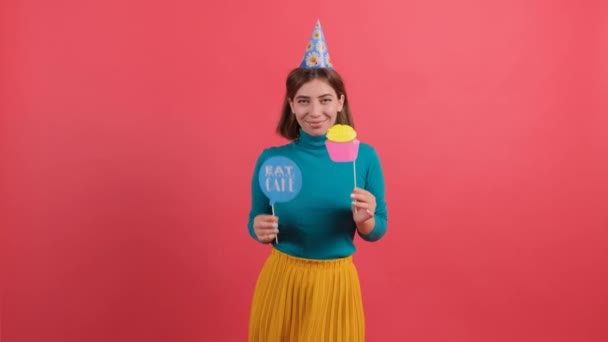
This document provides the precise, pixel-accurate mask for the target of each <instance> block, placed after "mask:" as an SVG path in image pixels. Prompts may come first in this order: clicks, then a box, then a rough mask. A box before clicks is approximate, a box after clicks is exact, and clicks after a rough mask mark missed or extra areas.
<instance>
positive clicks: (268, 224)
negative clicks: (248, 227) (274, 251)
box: [253, 214, 279, 243]
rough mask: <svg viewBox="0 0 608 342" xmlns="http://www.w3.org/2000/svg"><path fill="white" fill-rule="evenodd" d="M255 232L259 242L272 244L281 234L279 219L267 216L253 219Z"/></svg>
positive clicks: (262, 215)
mask: <svg viewBox="0 0 608 342" xmlns="http://www.w3.org/2000/svg"><path fill="white" fill-rule="evenodd" d="M253 231H254V232H255V235H256V236H257V238H258V241H260V242H264V243H268V242H271V241H272V240H274V239H275V238H276V236H277V234H278V233H279V218H278V217H276V216H273V215H267V214H261V215H258V216H256V217H255V218H254V219H253Z"/></svg>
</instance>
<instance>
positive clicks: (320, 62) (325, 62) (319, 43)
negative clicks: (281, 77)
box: [300, 19, 333, 69]
mask: <svg viewBox="0 0 608 342" xmlns="http://www.w3.org/2000/svg"><path fill="white" fill-rule="evenodd" d="M300 68H304V69H319V68H327V69H331V68H333V65H332V64H331V59H330V58H329V52H328V51H327V44H326V43H325V35H323V30H322V29H321V22H320V21H319V20H318V19H317V23H316V24H315V29H314V30H313V31H312V36H311V37H310V41H309V42H308V45H307V46H306V52H305V53H304V58H303V59H302V63H300Z"/></svg>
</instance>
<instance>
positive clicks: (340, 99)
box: [338, 94, 344, 112]
mask: <svg viewBox="0 0 608 342" xmlns="http://www.w3.org/2000/svg"><path fill="white" fill-rule="evenodd" d="M338 102H340V109H338V112H341V111H342V109H344V94H342V95H340V98H339V99H338Z"/></svg>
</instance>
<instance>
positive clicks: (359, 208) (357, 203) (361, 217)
mask: <svg viewBox="0 0 608 342" xmlns="http://www.w3.org/2000/svg"><path fill="white" fill-rule="evenodd" d="M350 197H351V199H352V209H353V220H355V223H356V224H360V223H363V222H365V221H367V220H369V219H370V218H372V217H374V213H375V211H376V197H375V196H374V195H373V194H372V193H371V192H369V191H367V190H363V189H360V188H355V189H354V190H353V192H352V194H351V195H350Z"/></svg>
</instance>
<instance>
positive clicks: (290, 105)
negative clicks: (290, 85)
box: [287, 98, 296, 113]
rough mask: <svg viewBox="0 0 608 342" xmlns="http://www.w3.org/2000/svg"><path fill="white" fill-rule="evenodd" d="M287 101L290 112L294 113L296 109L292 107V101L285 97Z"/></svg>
mask: <svg viewBox="0 0 608 342" xmlns="http://www.w3.org/2000/svg"><path fill="white" fill-rule="evenodd" d="M287 102H289V107H290V108H291V112H292V113H295V112H296V111H295V110H294V109H293V101H291V99H290V98H287Z"/></svg>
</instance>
